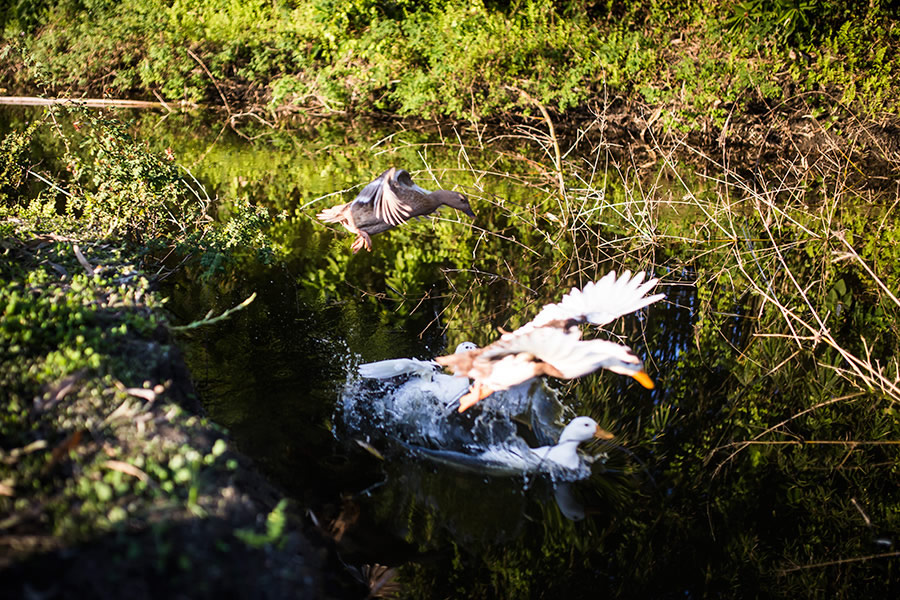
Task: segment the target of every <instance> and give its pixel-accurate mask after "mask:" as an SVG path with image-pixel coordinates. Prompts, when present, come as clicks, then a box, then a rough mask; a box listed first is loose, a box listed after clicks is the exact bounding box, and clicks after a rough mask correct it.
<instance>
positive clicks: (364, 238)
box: [350, 230, 372, 254]
mask: <svg viewBox="0 0 900 600" xmlns="http://www.w3.org/2000/svg"><path fill="white" fill-rule="evenodd" d="M363 248H365V249H366V250H368V251H369V252H371V251H372V238H371V237H370V236H369V234H368V233H366V232H365V231H359V230H357V231H356V239H355V240H353V244H352V245H351V246H350V249H351V250H353V254H356V253H357V252H359V251H360V250H362V249H363Z"/></svg>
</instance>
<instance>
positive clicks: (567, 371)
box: [435, 271, 665, 412]
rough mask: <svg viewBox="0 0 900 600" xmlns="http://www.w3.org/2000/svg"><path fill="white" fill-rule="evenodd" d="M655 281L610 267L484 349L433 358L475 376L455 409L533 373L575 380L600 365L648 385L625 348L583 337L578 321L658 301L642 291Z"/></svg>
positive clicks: (601, 320)
mask: <svg viewBox="0 0 900 600" xmlns="http://www.w3.org/2000/svg"><path fill="white" fill-rule="evenodd" d="M657 283H658V280H657V279H650V280H649V281H646V282H644V273H643V272H640V273H637V274H635V275H634V277H632V276H631V272H630V271H625V272H624V273H622V275H621V277H618V278H617V277H616V273H615V272H614V271H611V272H609V273H607V274H606V275H605V276H604V277H603V278H601V279H600V280H599V281H597V282H591V283H588V284H587V285H585V286H584V288H583V289H581V290H579V289H576V288H573V289H572V290H571V291H570V292H569V293H568V294H566V295H565V296H563V298H562V300H561V301H560V302H558V303H556V304H548V305H547V306H545V307H544V308H543V309H542V310H541V311H540V312H539V313H538V315H537V316H536V317H535V318H534V320H532V321H530V322H529V323H526V324H525V325H523V326H522V327H520V328H519V329H517V330H515V331H513V332H511V333H506V334H503V335H502V336H501V338H500V339H499V340H497V341H496V342H494V343H492V344H490V345H488V346H485V347H484V348H478V349H475V350H468V351H466V352H457V353H455V354H451V355H448V356H439V357H437V358H436V359H435V361H436V362H437V363H439V364H441V365H444V366H445V367H448V368H449V369H450V370H451V371H453V372H454V373H455V374H456V375H462V376H465V377H468V378H470V379H472V380H474V382H473V384H472V386H471V389H470V391H469V393H467V394H465V395H464V396H462V397H461V398H460V405H459V412H463V411H464V410H466V409H467V408H469V407H470V406H473V405H474V404H475V403H477V402H478V401H479V400H482V399H484V398H486V397H488V396H490V395H491V394H492V393H494V392H496V391H500V390H505V389H509V388H510V387H512V386H514V385H518V384H520V383H522V382H524V381H528V380H529V379H531V378H533V377H540V376H542V375H550V376H553V377H558V378H561V379H574V378H576V377H582V376H584V375H587V374H588V373H592V372H593V371H596V370H597V369H600V368H603V369H607V370H609V371H612V372H614V373H620V374H622V375H630V376H631V377H634V378H635V379H636V380H637V381H638V382H639V383H640V384H641V385H643V386H644V387H646V388H648V389H652V388H653V381H652V380H651V379H650V377H648V376H647V374H646V373H645V372H644V365H643V363H642V362H641V360H640V359H639V358H638V357H637V356H635V355H634V353H633V352H632V351H631V349H630V348H628V347H627V346H623V345H621V344H617V343H615V342H608V341H605V340H582V339H581V330H580V329H579V327H578V325H579V324H581V323H591V324H594V325H605V324H607V323H609V322H611V321H613V320H614V319H616V318H618V317H620V316H622V315H625V314H628V313H631V312H634V311H636V310H639V309H641V308H643V307H645V306H647V305H649V304H652V303H653V302H656V301H657V300H660V299H661V298H663V297H665V294H654V295H652V296H647V295H646V294H647V293H648V292H649V291H650V290H651V289H652V288H653V287H654V286H655V285H656V284H657Z"/></svg>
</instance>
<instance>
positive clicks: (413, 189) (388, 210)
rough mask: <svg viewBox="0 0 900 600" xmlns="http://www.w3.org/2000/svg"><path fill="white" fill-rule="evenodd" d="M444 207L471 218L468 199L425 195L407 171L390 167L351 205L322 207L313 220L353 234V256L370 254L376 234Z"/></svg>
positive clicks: (444, 193)
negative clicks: (363, 250)
mask: <svg viewBox="0 0 900 600" xmlns="http://www.w3.org/2000/svg"><path fill="white" fill-rule="evenodd" d="M444 204H446V205H447V206H450V207H452V208H455V209H456V210H459V211H461V212H464V213H465V214H467V215H469V216H470V217H474V216H475V213H473V212H472V209H471V208H470V207H469V200H468V199H467V198H466V197H465V196H464V195H462V194H460V193H459V192H451V191H449V190H437V191H434V192H429V191H428V190H426V189H422V188H420V187H419V186H417V185H416V184H415V183H413V180H412V177H411V176H410V174H409V173H408V172H406V171H404V170H403V169H396V168H394V167H391V168H390V169H388V170H387V171H385V172H384V173H382V174H381V175H380V176H379V177H378V179H376V180H375V181H373V182H371V183H370V184H368V185H367V186H366V187H364V188H363V189H362V191H361V192H360V193H359V195H358V196H357V197H356V199H354V200H353V202H348V203H347V204H341V205H340V206H335V207H332V208H326V209H325V210H323V211H322V212H320V213H319V214H318V215H316V217H317V218H318V219H319V220H321V221H324V222H326V223H340V224H341V225H343V226H344V227H346V228H347V229H348V230H349V231H350V232H351V233H355V234H356V239H355V240H353V245H352V246H351V249H352V250H353V253H354V254H356V253H357V252H359V251H360V249H362V248H365V249H366V250H368V251H370V252H371V251H372V238H371V236H373V235H375V234H376V233H381V232H382V231H387V230H388V229H391V228H392V227H396V226H397V225H400V224H401V223H405V222H406V221H408V220H410V219H411V218H413V217H420V216H422V215H427V214H430V213H433V212H434V211H436V210H437V209H438V208H440V207H441V205H444Z"/></svg>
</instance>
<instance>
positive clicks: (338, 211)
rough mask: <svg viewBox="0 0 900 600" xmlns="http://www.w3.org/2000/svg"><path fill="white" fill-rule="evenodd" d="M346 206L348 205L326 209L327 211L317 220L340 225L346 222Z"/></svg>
mask: <svg viewBox="0 0 900 600" xmlns="http://www.w3.org/2000/svg"><path fill="white" fill-rule="evenodd" d="M344 206H346V205H344V204H341V205H339V206H332V207H331V208H326V209H325V210H323V211H322V212H320V213H319V214H317V215H316V218H317V219H319V220H320V221H324V222H326V223H339V222H341V221H343V220H344V211H343V209H344Z"/></svg>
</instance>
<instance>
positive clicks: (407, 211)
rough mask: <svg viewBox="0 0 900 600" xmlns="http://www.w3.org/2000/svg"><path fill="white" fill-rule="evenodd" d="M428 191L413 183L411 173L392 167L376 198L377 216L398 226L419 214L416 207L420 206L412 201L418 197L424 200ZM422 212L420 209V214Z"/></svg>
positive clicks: (385, 176)
mask: <svg viewBox="0 0 900 600" xmlns="http://www.w3.org/2000/svg"><path fill="white" fill-rule="evenodd" d="M428 193H430V192H428V191H427V190H424V189H422V188H420V187H419V186H417V185H416V184H414V183H413V181H412V177H411V176H410V174H409V173H407V172H406V171H404V170H403V169H399V170H398V169H395V168H393V167H391V168H390V169H388V171H387V172H386V173H385V174H384V179H383V180H382V182H381V193H380V195H379V196H378V197H376V199H375V216H376V217H377V218H378V219H380V220H381V221H384V222H385V223H388V224H389V225H393V226H395V227H396V226H397V225H400V224H401V223H404V222H406V221H408V220H409V219H411V218H412V217H414V216H415V215H416V214H417V213H416V209H417V208H419V207H417V206H416V205H414V204H412V203H413V202H414V201H415V200H416V199H422V200H424V199H425V195H426V194H428ZM421 212H422V211H421V210H419V213H418V214H421Z"/></svg>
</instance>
